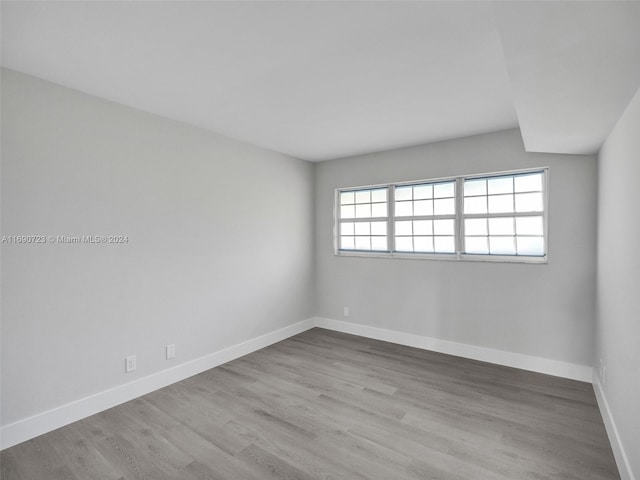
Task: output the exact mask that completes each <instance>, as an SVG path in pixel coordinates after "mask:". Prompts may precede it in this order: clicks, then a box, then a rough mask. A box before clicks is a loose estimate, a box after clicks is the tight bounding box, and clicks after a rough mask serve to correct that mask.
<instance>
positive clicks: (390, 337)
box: [0, 317, 635, 480]
mask: <svg viewBox="0 0 640 480" xmlns="http://www.w3.org/2000/svg"><path fill="white" fill-rule="evenodd" d="M314 326H317V327H321V328H326V329H329V330H335V331H338V332H344V333H350V334H353V335H359V336H362V337H367V338H373V339H376V340H383V341H386V342H391V343H397V344H400V345H407V346H410V347H416V348H422V349H425V350H432V351H436V352H441V353H447V354H450V355H457V356H460V357H465V358H471V359H474V360H480V361H484V362H489V363H496V364H499V365H506V366H510V367H516V368H522V369H524V370H531V371H534V372H540V373H546V374H549V375H555V376H560V377H565V378H571V379H574V380H580V381H585V382H590V381H591V380H592V370H593V369H592V368H591V367H588V366H585V365H575V364H571V363H566V362H560V361H557V360H550V359H546V358H540V357H533V356H528V355H522V354H518V353H513V352H506V351H502V350H494V349H490V348H485V347H478V346H475V345H469V344H464V343H457V342H451V341H448V340H441V339H438V338H432V337H424V336H420V335H414V334H410V333H403V332H398V331H395V330H386V329H382V328H377V327H370V326H367V325H362V324H357V323H352V322H344V321H340V320H332V319H328V318H319V317H316V318H310V319H307V320H302V321H300V322H298V323H295V324H293V325H289V326H287V327H284V328H281V329H279V330H276V331H273V332H270V333H267V334H265V335H261V336H259V337H256V338H253V339H250V340H247V341H245V342H242V343H239V344H237V345H234V346H231V347H228V348H225V349H223V350H220V351H217V352H214V353H211V354H209V355H206V356H204V357H200V358H197V359H195V360H191V361H189V362H186V363H183V364H180V365H177V366H176V367H173V368H170V369H167V370H163V371H161V372H157V373H154V374H152V375H149V376H147V377H144V378H140V379H138V380H135V381H133V382H130V383H126V384H124V385H119V386H117V387H114V388H111V389H109V390H105V391H103V392H99V393H96V394H94V395H90V396H88V397H85V398H82V399H79V400H77V401H75V402H71V403H68V404H66V405H62V406H60V407H57V408H54V409H51V410H48V411H46V412H42V413H39V414H37V415H34V416H32V417H28V418H25V419H22V420H19V421H17V422H14V423H11V424H9V425H5V426H3V427H2V428H0V449H5V448H9V447H11V446H13V445H16V444H18V443H21V442H24V441H26V440H29V439H31V438H34V437H37V436H38V435H42V434H44V433H47V432H50V431H52V430H55V429H57V428H60V427H63V426H65V425H68V424H70V423H73V422H75V421H78V420H81V419H83V418H86V417H88V416H91V415H94V414H96V413H99V412H101V411H103V410H106V409H108V408H111V407H114V406H116V405H120V404H121V403H124V402H128V401H129V400H133V399H135V398H138V397H140V396H142V395H146V394H147V393H150V392H153V391H154V390H157V389H159V388H162V387H166V386H167V385H171V384H172V383H175V382H179V381H180V380H183V379H185V378H188V377H190V376H192V375H196V374H198V373H201V372H204V371H205V370H209V369H210V368H214V367H217V366H218V365H222V364H224V363H226V362H229V361H231V360H234V359H236V358H238V357H241V356H243V355H247V354H249V353H251V352H255V351H256V350H260V349H261V348H264V347H267V346H269V345H272V344H274V343H276V342H279V341H282V340H285V339H287V338H289V337H291V336H293V335H297V334H299V333H302V332H304V331H306V330H309V329H310V328H313V327H314ZM603 398H604V397H603ZM607 431H609V427H607ZM612 443H613V442H612ZM616 458H618V456H616ZM624 458H626V457H624ZM628 478H629V479H631V480H635V479H634V478H633V477H632V476H631V477H628Z"/></svg>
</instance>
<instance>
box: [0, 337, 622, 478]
mask: <svg viewBox="0 0 640 480" xmlns="http://www.w3.org/2000/svg"><path fill="white" fill-rule="evenodd" d="M0 475H1V478H2V479H3V480H59V479H65V480H98V479H101V480H134V479H136V480H138V479H153V480H173V479H176V480H195V479H199V480H205V479H210V480H237V479H243V480H263V479H296V480H312V479H322V480H338V479H367V480H378V479H380V480H382V479H384V480H388V479H390V478H393V479H394V480H420V479H438V480H463V479H473V480H476V479H482V480H519V479H522V480H578V479H580V480H612V479H618V478H619V475H618V471H617V468H616V464H615V461H614V458H613V453H612V451H611V446H610V445H609V441H608V439H607V435H606V431H605V429H604V425H603V422H602V417H601V415H600V412H599V410H598V407H597V402H596V400H595V395H594V392H593V388H592V386H591V385H590V384H587V383H583V382H576V381H573V380H566V379H562V378H558V377H551V376H548V375H543V374H539V373H533V372H526V371H523V370H518V369H515V368H508V367H502V366H498V365H492V364H488V363H483V362H479V361H476V360H469V359H464V358H459V357H454V356H450V355H444V354H440V353H435V352H429V351H425V350H419V349H415V348H410V347H404V346H401V345H395V344H389V343H385V342H381V341H377V340H372V339H366V338H360V337H355V336H351V335H346V334H342V333H337V332H331V331H327V330H323V329H317V328H316V329H312V330H309V331H307V332H304V333H302V334H300V335H297V336H295V337H292V338H289V339H287V340H285V341H282V342H279V343H277V344H275V345H272V346H270V347H267V348H265V349H262V350H260V351H257V352H254V353H252V354H250V355H247V356H245V357H242V358H238V359H236V360H234V361H232V362H229V363H227V364H225V365H222V366H220V367H218V368H214V369H211V370H209V371H206V372H203V373H201V374H199V375H195V376H193V377H191V378H188V379H185V380H183V381H180V382H178V383H176V384H173V385H170V386H169V387H166V388H163V389H161V390H158V391H155V392H153V393H150V394H148V395H145V396H143V397H141V398H138V399H136V400H133V401H131V402H127V403H125V404H123V405H119V406H118V407H115V408H112V409H110V410H106V411H104V412H101V413H99V414H97V415H93V416H92V417H89V418H86V419H84V420H81V421H79V422H76V423H74V424H71V425H68V426H67V427H64V428H61V429H58V430H56V431H53V432H50V433H48V434H45V435H42V436H40V437H37V438H35V439H33V440H30V441H28V442H24V443H22V444H20V445H16V446H14V447H12V448H9V449H7V450H5V451H3V452H1V453H0Z"/></svg>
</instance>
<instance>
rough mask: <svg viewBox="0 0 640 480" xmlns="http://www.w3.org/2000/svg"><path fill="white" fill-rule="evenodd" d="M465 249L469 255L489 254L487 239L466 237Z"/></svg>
mask: <svg viewBox="0 0 640 480" xmlns="http://www.w3.org/2000/svg"><path fill="white" fill-rule="evenodd" d="M464 247H465V252H467V253H489V243H488V241H487V237H464Z"/></svg>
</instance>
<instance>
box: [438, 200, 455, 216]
mask: <svg viewBox="0 0 640 480" xmlns="http://www.w3.org/2000/svg"><path fill="white" fill-rule="evenodd" d="M454 213H456V204H455V199H454V198H443V199H439V200H434V201H433V214H434V215H453V214H454Z"/></svg>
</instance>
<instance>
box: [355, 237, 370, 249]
mask: <svg viewBox="0 0 640 480" xmlns="http://www.w3.org/2000/svg"><path fill="white" fill-rule="evenodd" d="M356 250H371V237H356Z"/></svg>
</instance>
